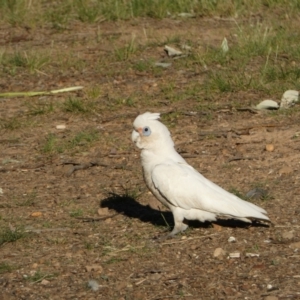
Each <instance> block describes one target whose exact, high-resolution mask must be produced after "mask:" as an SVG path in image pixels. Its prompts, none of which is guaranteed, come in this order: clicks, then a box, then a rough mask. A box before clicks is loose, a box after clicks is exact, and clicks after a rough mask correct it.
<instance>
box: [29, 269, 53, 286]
mask: <svg viewBox="0 0 300 300" xmlns="http://www.w3.org/2000/svg"><path fill="white" fill-rule="evenodd" d="M53 277H55V274H47V273H43V272H42V271H41V270H37V271H36V272H34V274H33V275H29V276H26V277H25V278H26V280H28V281H31V282H32V283H38V282H41V281H42V280H43V279H51V278H53Z"/></svg>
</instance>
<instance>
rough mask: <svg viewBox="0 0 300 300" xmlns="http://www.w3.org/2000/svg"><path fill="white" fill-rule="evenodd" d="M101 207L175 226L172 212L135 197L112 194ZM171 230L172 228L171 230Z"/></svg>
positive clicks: (229, 222) (224, 223)
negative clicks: (155, 207) (161, 209)
mask: <svg viewBox="0 0 300 300" xmlns="http://www.w3.org/2000/svg"><path fill="white" fill-rule="evenodd" d="M100 207H107V208H108V209H113V210H115V211H116V212H118V213H120V214H123V215H125V216H127V217H129V218H134V219H139V220H140V221H142V222H145V223H151V224H153V225H155V226H166V227H167V226H168V225H169V226H170V227H173V226H174V221H173V215H172V213H171V212H170V211H160V210H157V209H153V208H152V207H150V206H149V205H142V204H140V203H139V202H137V201H136V200H135V199H134V198H133V197H131V196H130V195H127V194H123V195H118V194H115V193H110V194H109V196H108V197H107V198H105V199H103V200H101V203H100ZM214 224H218V225H220V226H222V227H231V228H237V227H238V228H248V227H249V224H248V223H245V222H242V221H238V220H234V219H230V220H222V219H219V220H217V221H216V222H214ZM189 226H190V227H192V228H209V227H211V222H205V223H202V222H199V221H189ZM251 226H265V225H264V224H261V223H256V222H253V223H252V224H251ZM169 229H170V230H171V229H172V228H169Z"/></svg>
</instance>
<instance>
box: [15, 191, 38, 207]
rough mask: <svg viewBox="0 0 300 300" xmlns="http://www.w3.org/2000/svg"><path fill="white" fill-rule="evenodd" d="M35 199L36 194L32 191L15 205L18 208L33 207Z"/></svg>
mask: <svg viewBox="0 0 300 300" xmlns="http://www.w3.org/2000/svg"><path fill="white" fill-rule="evenodd" d="M36 197H37V192H36V191H33V192H31V193H28V194H24V195H23V198H22V200H20V201H18V202H17V203H16V204H17V205H18V206H34V205H35V201H36Z"/></svg>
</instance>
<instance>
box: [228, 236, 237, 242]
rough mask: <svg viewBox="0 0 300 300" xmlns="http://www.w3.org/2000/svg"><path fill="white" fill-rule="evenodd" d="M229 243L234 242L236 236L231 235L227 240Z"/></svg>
mask: <svg viewBox="0 0 300 300" xmlns="http://www.w3.org/2000/svg"><path fill="white" fill-rule="evenodd" d="M227 241H228V242H229V243H234V242H236V239H235V237H234V236H231V237H229V239H228V240H227Z"/></svg>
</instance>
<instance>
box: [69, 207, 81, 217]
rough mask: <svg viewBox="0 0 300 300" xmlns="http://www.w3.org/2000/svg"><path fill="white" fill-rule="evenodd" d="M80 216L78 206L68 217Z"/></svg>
mask: <svg viewBox="0 0 300 300" xmlns="http://www.w3.org/2000/svg"><path fill="white" fill-rule="evenodd" d="M82 216H83V211H82V209H80V208H78V209H75V210H72V211H71V212H70V217H72V218H77V217H82Z"/></svg>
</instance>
